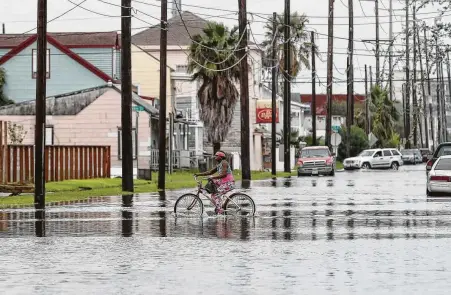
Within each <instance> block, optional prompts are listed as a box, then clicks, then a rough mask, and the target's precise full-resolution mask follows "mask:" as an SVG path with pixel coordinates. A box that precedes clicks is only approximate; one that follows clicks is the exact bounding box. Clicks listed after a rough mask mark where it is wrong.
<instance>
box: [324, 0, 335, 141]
mask: <svg viewBox="0 0 451 295" xmlns="http://www.w3.org/2000/svg"><path fill="white" fill-rule="evenodd" d="M327 27H328V32H327V39H328V40H327V115H326V145H327V146H328V147H329V149H331V148H332V144H331V141H330V138H331V135H332V79H333V68H332V67H333V56H334V53H333V50H334V0H329V18H328V22H327Z"/></svg>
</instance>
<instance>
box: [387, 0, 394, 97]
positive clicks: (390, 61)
mask: <svg viewBox="0 0 451 295" xmlns="http://www.w3.org/2000/svg"><path fill="white" fill-rule="evenodd" d="M389 3H390V4H389V7H388V10H389V23H390V24H389V28H388V39H390V46H389V47H388V90H389V97H390V100H393V41H394V40H393V0H390V2H389Z"/></svg>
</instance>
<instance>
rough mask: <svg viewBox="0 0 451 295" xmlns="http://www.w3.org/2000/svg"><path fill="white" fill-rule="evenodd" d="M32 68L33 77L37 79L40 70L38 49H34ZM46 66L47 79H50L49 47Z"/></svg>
mask: <svg viewBox="0 0 451 295" xmlns="http://www.w3.org/2000/svg"><path fill="white" fill-rule="evenodd" d="M31 64H32V65H31V70H32V77H33V79H36V77H37V72H38V51H37V49H33V51H32V61H31ZM46 68H47V71H46V73H47V79H50V49H47V62H46Z"/></svg>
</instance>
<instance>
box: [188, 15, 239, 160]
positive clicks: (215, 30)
mask: <svg viewBox="0 0 451 295" xmlns="http://www.w3.org/2000/svg"><path fill="white" fill-rule="evenodd" d="M237 30H238V28H236V27H234V28H233V29H232V30H229V29H228V28H227V27H226V26H224V25H223V24H221V23H217V22H208V23H207V25H206V27H205V28H204V29H203V34H199V35H195V36H193V38H192V39H193V41H192V43H191V45H190V48H189V57H188V73H190V74H192V79H193V80H198V81H199V82H200V83H201V86H200V88H199V90H198V92H197V96H198V97H199V105H200V119H201V120H202V121H203V122H204V124H205V127H206V132H207V138H208V140H209V141H210V142H212V143H213V151H214V152H216V151H218V150H219V149H220V147H221V142H222V141H224V139H225V137H226V136H227V133H228V131H229V129H230V126H231V124H232V118H233V113H234V109H235V104H236V102H237V100H238V97H239V94H238V90H237V89H236V87H235V84H234V83H235V82H238V81H239V78H240V67H239V60H238V58H237V56H236V48H237V47H238V41H239V36H238V34H237Z"/></svg>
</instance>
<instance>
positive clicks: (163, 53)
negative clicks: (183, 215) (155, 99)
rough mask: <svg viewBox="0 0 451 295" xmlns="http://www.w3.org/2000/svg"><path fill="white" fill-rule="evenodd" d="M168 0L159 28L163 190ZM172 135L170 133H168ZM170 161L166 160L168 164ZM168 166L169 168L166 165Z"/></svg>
mask: <svg viewBox="0 0 451 295" xmlns="http://www.w3.org/2000/svg"><path fill="white" fill-rule="evenodd" d="M167 21H168V0H162V1H161V24H160V27H161V30H160V112H159V126H158V127H159V133H160V140H159V142H158V189H159V190H164V189H165V186H166V181H165V180H166V103H167V101H166V91H167V90H166V75H167V72H166V70H167V67H166V64H167V49H168V31H167V28H168V24H167ZM169 136H172V134H169ZM169 163H170V162H169V161H168V164H169ZM168 168H170V167H169V166H168Z"/></svg>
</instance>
